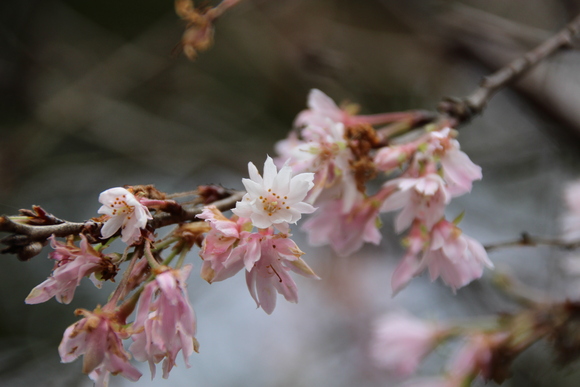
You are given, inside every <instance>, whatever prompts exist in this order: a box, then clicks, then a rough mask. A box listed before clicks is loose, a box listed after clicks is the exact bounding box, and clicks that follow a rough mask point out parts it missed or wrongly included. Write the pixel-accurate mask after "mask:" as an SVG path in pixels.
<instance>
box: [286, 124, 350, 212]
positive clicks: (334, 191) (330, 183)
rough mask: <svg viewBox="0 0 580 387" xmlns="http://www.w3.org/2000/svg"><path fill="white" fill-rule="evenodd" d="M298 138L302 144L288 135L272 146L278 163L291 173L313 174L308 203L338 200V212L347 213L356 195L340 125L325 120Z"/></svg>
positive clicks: (304, 129) (343, 129)
mask: <svg viewBox="0 0 580 387" xmlns="http://www.w3.org/2000/svg"><path fill="white" fill-rule="evenodd" d="M301 135H302V138H303V140H298V139H297V138H296V136H295V135H294V134H291V135H290V137H289V138H288V139H286V140H282V141H280V142H278V143H277V144H276V150H277V152H278V154H279V158H278V161H279V162H282V161H283V162H286V163H287V165H289V166H290V167H292V171H293V172H294V173H301V172H312V173H314V187H313V188H312V189H311V190H310V192H309V194H308V197H307V201H308V202H309V203H318V202H323V201H326V200H327V198H330V199H331V200H333V199H335V198H341V199H342V202H343V208H342V212H348V211H350V210H351V208H352V206H353V205H354V201H355V199H356V195H357V193H358V191H357V185H356V181H355V178H354V175H353V173H352V168H351V162H353V161H354V156H353V154H352V151H351V149H350V148H349V147H348V144H347V141H346V139H345V137H344V135H345V127H344V125H343V124H342V123H341V122H332V121H331V120H327V121H325V125H324V126H314V125H310V126H307V127H305V128H303V129H302V131H301ZM323 192H324V194H323ZM321 194H322V196H321ZM319 197H320V200H318V199H319ZM317 200H318V201H317Z"/></svg>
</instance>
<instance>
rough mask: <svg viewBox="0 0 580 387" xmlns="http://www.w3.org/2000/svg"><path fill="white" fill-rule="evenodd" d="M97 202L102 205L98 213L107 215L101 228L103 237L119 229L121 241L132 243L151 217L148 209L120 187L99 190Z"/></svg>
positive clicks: (111, 234)
mask: <svg viewBox="0 0 580 387" xmlns="http://www.w3.org/2000/svg"><path fill="white" fill-rule="evenodd" d="M99 202H100V203H102V204H103V205H102V206H101V208H99V210H98V213H99V214H105V215H108V216H109V219H107V221H106V222H105V224H104V225H103V228H102V229H101V236H102V237H103V238H110V237H112V236H113V235H114V234H115V233H116V232H117V231H118V230H119V229H121V239H122V240H123V242H125V243H128V244H131V243H134V242H136V241H137V240H138V239H139V237H140V236H141V230H142V229H144V228H145V226H146V225H147V221H148V220H149V219H153V217H152V216H151V213H150V212H149V209H148V208H147V207H146V206H144V205H143V204H141V203H140V202H139V201H138V200H137V198H136V197H135V196H134V195H133V194H132V193H131V192H129V191H128V190H127V189H125V188H122V187H115V188H110V189H108V190H106V191H103V192H101V194H100V195H99Z"/></svg>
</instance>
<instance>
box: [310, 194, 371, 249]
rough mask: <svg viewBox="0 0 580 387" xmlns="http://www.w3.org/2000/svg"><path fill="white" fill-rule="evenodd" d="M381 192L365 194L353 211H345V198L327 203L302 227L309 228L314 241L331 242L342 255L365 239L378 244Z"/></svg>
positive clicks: (359, 197) (360, 244) (357, 246)
mask: <svg viewBox="0 0 580 387" xmlns="http://www.w3.org/2000/svg"><path fill="white" fill-rule="evenodd" d="M380 207H381V198H380V195H379V196H374V197H369V198H363V197H362V195H361V194H359V196H358V197H357V200H356V202H355V204H354V206H353V208H352V209H351V210H350V212H349V213H343V212H342V208H343V203H342V200H341V199H336V200H333V201H329V202H325V203H323V204H322V205H321V206H320V207H319V208H318V210H317V211H316V213H315V214H314V216H312V217H311V218H310V219H308V220H307V221H306V222H305V223H304V225H303V226H302V228H303V229H304V230H305V231H307V232H308V239H309V242H310V244H312V245H314V246H320V245H327V244H328V245H330V246H331V247H332V249H333V250H334V251H335V252H336V253H337V254H339V255H342V256H348V255H350V254H352V253H354V252H355V251H357V250H359V249H360V248H361V247H362V245H363V244H364V243H365V242H368V243H373V244H375V245H378V244H379V243H380V241H381V238H382V236H381V233H380V231H379V229H378V227H379V225H380V221H379V218H378V214H379V209H380Z"/></svg>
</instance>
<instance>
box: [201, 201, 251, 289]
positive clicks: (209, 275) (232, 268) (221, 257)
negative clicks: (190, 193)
mask: <svg viewBox="0 0 580 387" xmlns="http://www.w3.org/2000/svg"><path fill="white" fill-rule="evenodd" d="M197 217H198V218H200V219H205V221H206V222H209V223H210V224H211V230H210V231H209V232H208V233H207V235H206V236H205V238H204V240H203V244H202V247H201V251H200V252H199V255H200V257H202V258H203V264H202V266H201V277H202V278H203V279H204V280H206V281H207V282H209V283H210V284H211V283H212V282H214V281H222V280H224V279H227V278H230V277H231V276H233V275H235V274H236V273H237V272H239V271H240V270H241V269H242V268H243V267H244V263H243V260H239V259H236V258H235V255H236V254H237V247H238V245H239V241H240V239H241V238H242V231H243V230H244V228H245V229H248V228H249V230H251V229H252V228H253V226H252V224H251V221H250V220H249V219H247V218H239V217H238V216H236V215H234V216H233V217H232V220H230V219H228V218H226V217H225V216H224V215H223V214H222V213H221V212H220V210H218V209H217V208H216V207H215V206H207V207H205V208H204V209H203V211H202V213H201V214H199V215H197ZM234 249H236V254H234V257H233V259H230V258H231V256H232V251H233V250H234ZM232 262H233V264H232Z"/></svg>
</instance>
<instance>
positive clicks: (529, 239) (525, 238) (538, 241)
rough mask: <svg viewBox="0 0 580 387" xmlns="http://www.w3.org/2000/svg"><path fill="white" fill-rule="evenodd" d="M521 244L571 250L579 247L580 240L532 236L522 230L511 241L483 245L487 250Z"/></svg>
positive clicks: (519, 245)
mask: <svg viewBox="0 0 580 387" xmlns="http://www.w3.org/2000/svg"><path fill="white" fill-rule="evenodd" d="M522 246H530V247H535V246H554V247H559V248H562V249H566V250H573V249H577V248H580V241H574V242H568V241H564V240H562V239H559V238H542V237H534V236H531V235H530V234H528V233H526V232H524V233H522V235H521V236H520V238H518V239H514V240H511V241H505V242H499V243H493V244H488V245H485V246H484V248H485V250H487V251H492V250H497V249H501V248H509V247H522Z"/></svg>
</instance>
